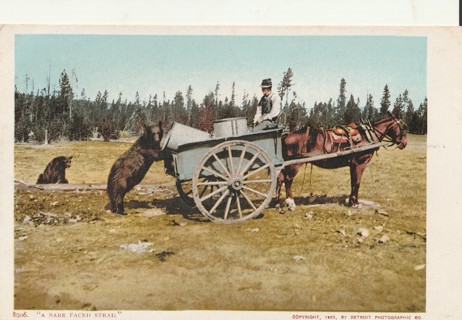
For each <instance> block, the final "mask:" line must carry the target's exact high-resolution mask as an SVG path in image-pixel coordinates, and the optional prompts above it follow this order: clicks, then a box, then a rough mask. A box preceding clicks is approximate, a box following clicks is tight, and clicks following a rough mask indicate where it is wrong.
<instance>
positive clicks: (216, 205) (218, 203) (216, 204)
mask: <svg viewBox="0 0 462 320" xmlns="http://www.w3.org/2000/svg"><path fill="white" fill-rule="evenodd" d="M228 194H229V190H226V192H223V194H222V195H221V197H220V199H218V200H217V202H215V204H214V206H213V207H212V209H210V211H209V212H210V214H213V213H214V212H215V210H216V208H218V206H219V205H220V203H221V202H222V201H223V200H224V199H225V197H226V196H227V195H228Z"/></svg>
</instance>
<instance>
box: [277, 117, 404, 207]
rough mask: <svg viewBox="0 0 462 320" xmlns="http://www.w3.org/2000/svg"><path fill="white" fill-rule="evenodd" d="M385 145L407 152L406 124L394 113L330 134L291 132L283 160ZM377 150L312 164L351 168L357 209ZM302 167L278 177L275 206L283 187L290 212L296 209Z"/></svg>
mask: <svg viewBox="0 0 462 320" xmlns="http://www.w3.org/2000/svg"><path fill="white" fill-rule="evenodd" d="M342 129H343V130H342ZM382 141H387V142H390V144H391V145H393V144H396V145H397V146H398V148H399V149H404V148H405V147H406V144H407V137H406V124H405V123H404V122H403V121H402V120H399V119H398V118H396V117H395V116H393V115H392V114H391V113H388V115H387V116H385V117H384V118H382V119H380V120H378V121H375V122H372V123H371V122H368V123H367V124H366V123H364V124H361V125H359V126H356V125H354V124H351V125H349V126H348V127H346V128H336V129H329V130H326V129H322V128H309V127H308V128H306V129H304V130H301V131H298V132H291V133H289V134H288V135H287V136H286V137H285V138H284V140H283V147H284V148H283V150H284V158H285V160H289V159H296V158H300V157H307V156H315V155H320V154H329V153H335V152H339V151H344V150H347V149H348V148H352V147H354V148H358V147H361V146H365V145H370V144H372V143H377V142H382ZM377 148H378V147H377ZM376 150H377V149H368V150H364V151H359V152H355V153H351V154H348V155H343V156H338V157H334V158H329V159H325V160H319V161H314V162H312V164H314V165H315V166H318V167H321V168H324V169H335V168H340V167H347V166H349V167H350V177H351V193H350V198H349V205H350V206H353V207H357V206H358V191H359V186H360V183H361V177H362V175H363V173H364V170H365V169H366V166H367V164H368V163H369V162H370V161H371V159H372V156H373V155H374V152H375V151H376ZM302 166H303V163H297V164H293V165H289V166H286V167H284V168H283V169H282V170H281V172H280V174H279V176H278V181H277V187H276V194H275V197H274V199H273V203H274V204H277V203H279V198H280V193H281V186H282V183H284V185H285V188H286V202H285V203H286V205H288V207H289V209H290V210H294V209H295V203H294V200H293V196H292V182H293V180H294V178H295V176H296V175H297V173H298V171H299V170H300V168H301V167H302Z"/></svg>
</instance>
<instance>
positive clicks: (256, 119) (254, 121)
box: [253, 106, 262, 125]
mask: <svg viewBox="0 0 462 320" xmlns="http://www.w3.org/2000/svg"><path fill="white" fill-rule="evenodd" d="M260 118H261V108H260V106H257V112H255V117H253V124H254V125H256V124H258V123H259V122H261V121H262V119H260Z"/></svg>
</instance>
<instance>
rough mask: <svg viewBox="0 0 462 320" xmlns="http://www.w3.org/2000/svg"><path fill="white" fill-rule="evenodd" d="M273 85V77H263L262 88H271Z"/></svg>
mask: <svg viewBox="0 0 462 320" xmlns="http://www.w3.org/2000/svg"><path fill="white" fill-rule="evenodd" d="M272 86H273V83H272V82H271V79H270V78H268V79H263V81H262V82H261V86H260V87H262V88H271V87H272Z"/></svg>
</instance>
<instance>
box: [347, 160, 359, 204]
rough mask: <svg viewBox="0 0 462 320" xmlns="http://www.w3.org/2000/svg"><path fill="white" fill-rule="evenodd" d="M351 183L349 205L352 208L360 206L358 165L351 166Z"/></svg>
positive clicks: (352, 164)
mask: <svg viewBox="0 0 462 320" xmlns="http://www.w3.org/2000/svg"><path fill="white" fill-rule="evenodd" d="M350 182H351V192H350V199H349V201H348V205H350V206H352V207H357V206H358V189H359V180H358V165H357V164H355V163H353V162H352V163H351V164H350Z"/></svg>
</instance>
